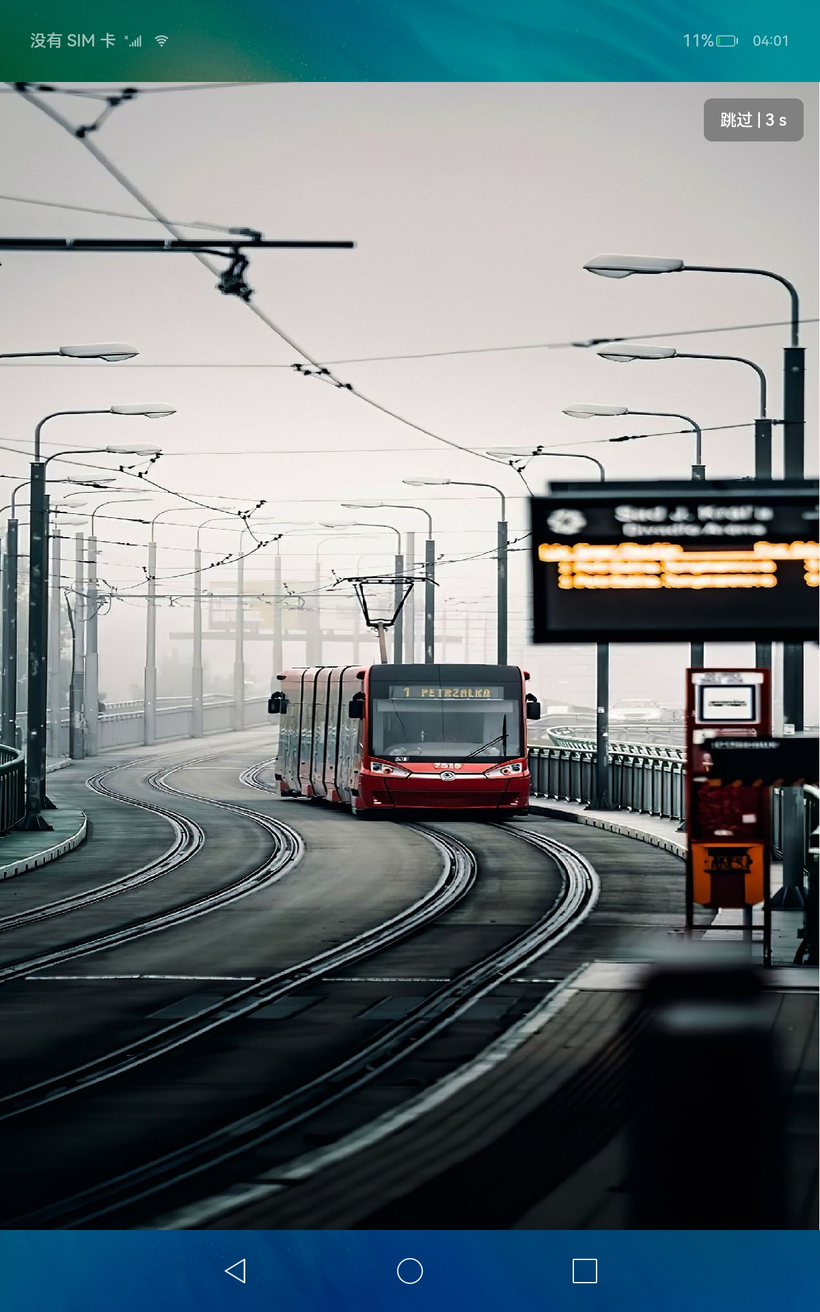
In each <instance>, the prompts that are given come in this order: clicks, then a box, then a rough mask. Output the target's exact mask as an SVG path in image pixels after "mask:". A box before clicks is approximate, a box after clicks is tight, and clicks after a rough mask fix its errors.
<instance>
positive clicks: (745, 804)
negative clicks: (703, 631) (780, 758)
mask: <svg viewBox="0 0 820 1312" xmlns="http://www.w3.org/2000/svg"><path fill="white" fill-rule="evenodd" d="M686 678H687V705H686V736H687V742H686V746H687V753H686V762H687V764H686V796H687V807H686V815H687V833H688V839H689V843H688V849H689V851H688V860H687V899H686V902H687V905H686V923H687V927H688V928H691V926H692V923H693V910H694V904H695V903H698V904H699V905H700V906H706V907H715V908H718V907H749V908H751V907H753V906H755V905H757V904H758V903H760V902H765V903H766V904H768V892H769V846H770V836H769V826H770V798H769V789H768V788H765V787H758V786H755V785H753V786H747V785H743V784H732V783H723V782H721V781H720V780H719V779H711V780H710V778H709V774H708V771H709V769H710V767H711V765H712V761H711V757H710V755H709V752H708V747H707V746H706V744H707V743H708V740H709V739H714V738H767V737H768V736H770V734H771V728H772V723H771V721H772V716H771V682H770V680H771V676H770V672H769V671H768V670H703V669H699V670H688V671H687V675H686Z"/></svg>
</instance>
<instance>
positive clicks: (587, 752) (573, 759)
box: [529, 735, 685, 820]
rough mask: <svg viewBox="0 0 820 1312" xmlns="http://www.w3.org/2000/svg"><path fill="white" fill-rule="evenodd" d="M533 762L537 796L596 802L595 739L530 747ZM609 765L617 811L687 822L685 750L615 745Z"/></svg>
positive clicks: (533, 789)
mask: <svg viewBox="0 0 820 1312" xmlns="http://www.w3.org/2000/svg"><path fill="white" fill-rule="evenodd" d="M553 737H554V738H557V736H556V735H553ZM558 744H560V745H558ZM529 762H530V774H531V777H532V791H533V793H534V794H535V796H536V797H555V798H558V799H559V800H560V801H563V802H579V803H589V802H590V801H591V800H592V790H593V786H594V778H593V775H594V769H595V744H594V742H592V741H591V740H589V739H581V738H567V739H564V740H563V741H562V740H561V739H560V738H558V739H557V745H556V746H554V747H531V748H530V749H529ZM609 762H610V771H609V779H610V785H609V796H610V802H611V804H612V807H613V808H614V809H615V810H617V811H637V812H640V813H641V814H642V815H655V816H660V817H662V818H665V819H668V820H682V819H683V816H684V770H685V754H684V751H683V748H682V747H672V746H666V745H661V744H653V743H645V744H642V745H637V744H635V743H611V744H610V752H609Z"/></svg>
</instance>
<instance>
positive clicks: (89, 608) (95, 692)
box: [58, 480, 151, 756]
mask: <svg viewBox="0 0 820 1312" xmlns="http://www.w3.org/2000/svg"><path fill="white" fill-rule="evenodd" d="M103 481H108V480H103ZM150 500H151V498H150V497H128V498H127V499H126V500H125V501H121V500H120V499H119V497H115V498H113V499H111V498H109V500H107V501H100V502H98V503H97V505H96V506H95V507H94V509H93V510H92V512H91V532H90V533H89V535H88V542H87V544H86V564H87V567H88V584H87V587H86V621H85V675H84V679H83V687H84V690H85V731H86V740H85V755H86V756H96V755H97V749H98V746H99V713H100V653H99V626H98V623H97V620H98V611H99V604H100V603H99V594H98V591H97V538H96V526H95V520H96V518H97V515H98V514H99V513H100V511H101V510H104V509H105V507H106V506H130V505H132V504H133V503H134V502H136V501H150ZM58 597H59V594H58Z"/></svg>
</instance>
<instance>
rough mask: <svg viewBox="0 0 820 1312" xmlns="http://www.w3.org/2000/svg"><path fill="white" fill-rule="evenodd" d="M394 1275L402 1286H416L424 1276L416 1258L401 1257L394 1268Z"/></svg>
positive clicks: (422, 1268)
mask: <svg viewBox="0 0 820 1312" xmlns="http://www.w3.org/2000/svg"><path fill="white" fill-rule="evenodd" d="M396 1275H397V1276H398V1278H399V1280H400V1281H401V1283H402V1284H403V1285H417V1284H418V1283H419V1281H420V1280H421V1278H422V1276H423V1275H424V1267H423V1266H422V1264H421V1262H420V1261H419V1260H418V1258H417V1257H403V1258H402V1259H401V1261H400V1262H399V1264H398V1266H397V1267H396Z"/></svg>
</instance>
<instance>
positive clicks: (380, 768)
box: [370, 761, 411, 779]
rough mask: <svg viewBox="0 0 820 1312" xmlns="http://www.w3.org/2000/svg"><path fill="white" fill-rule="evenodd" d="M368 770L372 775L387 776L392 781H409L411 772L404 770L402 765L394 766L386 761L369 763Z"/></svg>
mask: <svg viewBox="0 0 820 1312" xmlns="http://www.w3.org/2000/svg"><path fill="white" fill-rule="evenodd" d="M370 769H371V771H372V772H373V774H389V775H392V776H393V778H394V779H409V778H410V774H411V771H410V770H405V768H404V766H403V765H394V764H393V763H392V762H388V761H371V762H370Z"/></svg>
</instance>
